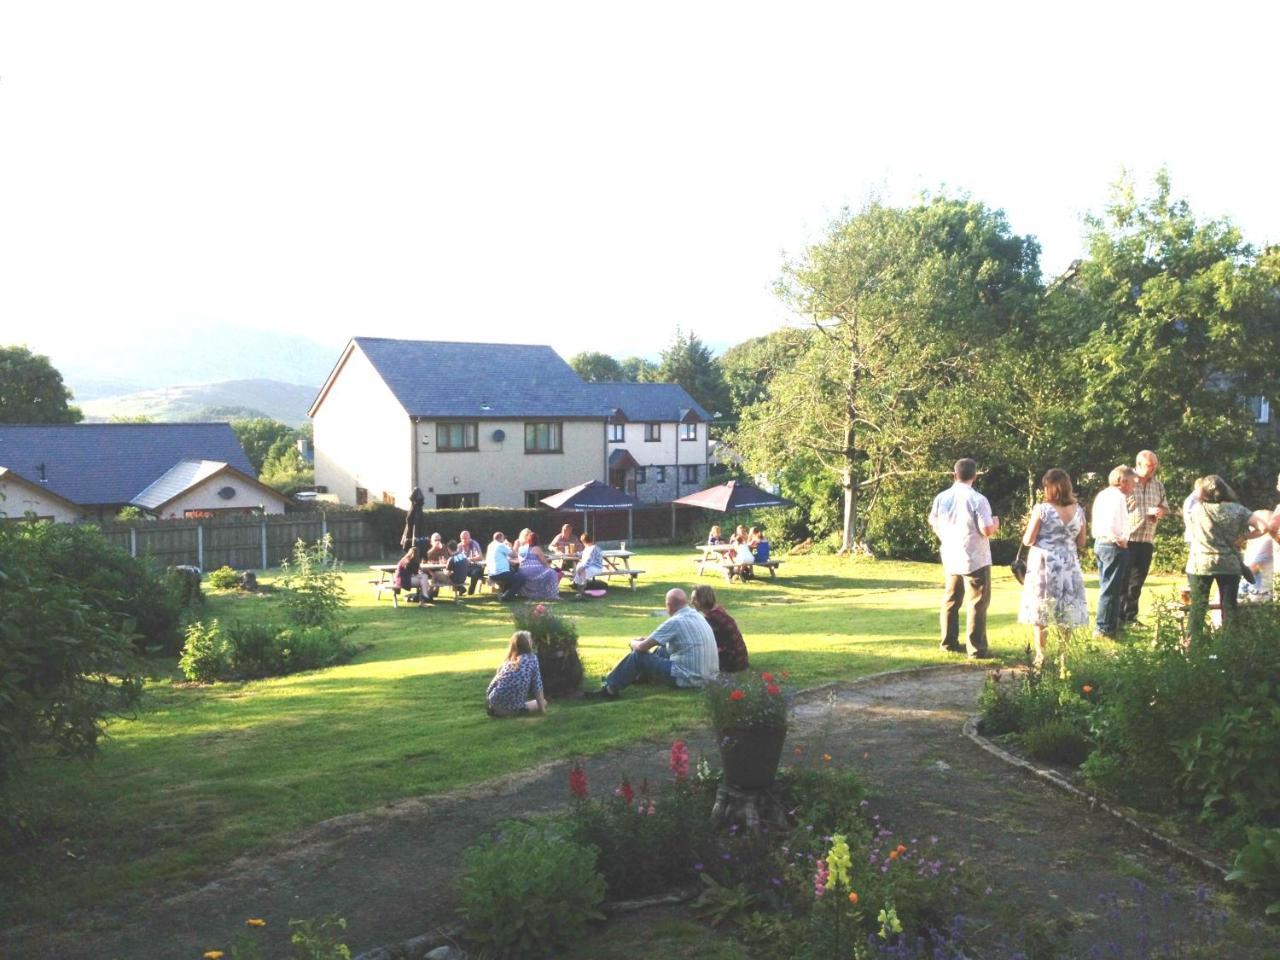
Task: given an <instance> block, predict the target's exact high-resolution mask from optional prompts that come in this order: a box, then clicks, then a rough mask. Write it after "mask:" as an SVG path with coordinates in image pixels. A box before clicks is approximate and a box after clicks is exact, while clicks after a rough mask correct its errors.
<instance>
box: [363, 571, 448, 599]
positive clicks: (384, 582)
mask: <svg viewBox="0 0 1280 960" xmlns="http://www.w3.org/2000/svg"><path fill="white" fill-rule="evenodd" d="M396 567H397V564H394V563H371V564H369V569H370V570H372V571H373V572H374V573H376V574H377V575H378V576H377V577H376V578H372V579H370V580H369V585H370V586H371V587H373V598H374V599H375V600H381V599H382V594H383V591H386V592H388V593H390V594H391V605H392V606H393V607H397V608H398V607H399V606H400V591H401V590H402V589H404V588H403V587H401V586H400V584H398V583H397V582H396ZM418 569H419V570H420V571H421V572H422V573H438V572H440V571H442V570H445V569H446V566H445V564H443V563H427V562H426V561H423V562H422V563H421V564H419V566H418Z"/></svg>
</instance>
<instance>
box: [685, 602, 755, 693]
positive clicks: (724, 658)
mask: <svg viewBox="0 0 1280 960" xmlns="http://www.w3.org/2000/svg"><path fill="white" fill-rule="evenodd" d="M692 604H693V609H695V610H697V611H698V612H699V613H700V614H702V616H703V619H705V620H706V621H707V623H709V624H710V625H711V632H712V633H714V634H715V637H716V652H717V653H719V654H720V672H721V673H737V672H738V671H739V670H746V669H747V667H748V666H749V663H748V658H747V644H746V641H744V640H743V639H742V631H741V630H739V629H738V624H737V623H736V622H735V621H734V619H733V617H731V616H729V614H728V612H727V611H726V610H725V608H724V607H722V606H720V604H718V603H716V592H715V590H713V589H712V588H711V587H708V586H701V585H700V586H696V587H694V588H693V599H692Z"/></svg>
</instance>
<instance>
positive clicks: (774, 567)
mask: <svg viewBox="0 0 1280 960" xmlns="http://www.w3.org/2000/svg"><path fill="white" fill-rule="evenodd" d="M694 562H695V563H696V564H697V565H698V574H699V575H701V574H702V571H703V569H704V568H705V567H718V568H719V569H720V572H721V573H723V574H724V578H725V579H726V580H732V579H733V571H734V570H736V569H737V568H738V567H752V568H753V570H752V572H754V568H755V567H768V568H769V576H770V577H776V576H777V575H778V567H779V566H781V565H782V561H781V560H764V561H760V560H756V561H753V562H751V563H734V562H732V561H731V560H717V561H715V562H712V561H710V560H706V559H703V560H695V561H694Z"/></svg>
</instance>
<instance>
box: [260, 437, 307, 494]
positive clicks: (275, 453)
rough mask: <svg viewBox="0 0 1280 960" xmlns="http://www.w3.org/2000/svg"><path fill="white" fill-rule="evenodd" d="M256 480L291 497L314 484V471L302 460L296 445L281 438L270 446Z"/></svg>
mask: <svg viewBox="0 0 1280 960" xmlns="http://www.w3.org/2000/svg"><path fill="white" fill-rule="evenodd" d="M258 479H259V480H261V481H262V482H263V483H265V484H266V485H267V486H269V487H271V488H273V489H275V490H279V491H280V492H281V493H283V494H284V495H285V496H289V497H291V496H293V495H294V494H295V493H297V492H298V491H299V490H301V489H303V488H304V487H309V486H311V485H312V484H314V483H315V482H316V471H315V468H314V467H312V466H311V464H309V463H307V462H306V461H305V460H304V459H303V458H302V454H301V453H299V452H298V447H297V445H296V443H294V442H293V441H291V440H290V439H288V438H281V439H280V440H277V441H276V442H275V443H274V444H273V445H272V447H271V451H270V452H269V453H268V454H267V459H266V461H265V462H264V463H263V464H262V473H261V475H260V476H259V477H258Z"/></svg>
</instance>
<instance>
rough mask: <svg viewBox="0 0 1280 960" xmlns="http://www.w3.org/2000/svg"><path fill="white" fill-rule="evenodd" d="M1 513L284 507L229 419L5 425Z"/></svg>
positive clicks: (192, 512) (50, 516) (81, 515)
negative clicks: (257, 471)
mask: <svg viewBox="0 0 1280 960" xmlns="http://www.w3.org/2000/svg"><path fill="white" fill-rule="evenodd" d="M0 495H3V499H2V500H0V518H7V519H17V518H21V517H25V516H29V515H31V516H35V517H38V518H40V519H46V520H53V521H57V522H70V521H74V520H81V519H90V520H110V519H111V518H112V517H114V516H115V515H116V514H117V513H118V512H119V511H120V509H121V508H122V507H126V506H134V507H138V508H140V509H142V510H145V511H147V512H148V513H151V514H153V515H154V516H157V517H161V518H164V519H170V518H184V517H208V516H215V515H227V514H235V515H245V514H263V513H284V508H285V498H284V496H283V495H282V494H280V493H278V492H276V491H275V490H272V489H271V488H270V487H268V486H265V485H264V484H261V483H259V482H258V479H257V475H256V474H255V472H254V469H253V465H252V464H250V463H249V458H248V457H246V456H245V453H244V448H243V447H242V446H241V445H240V441H239V439H237V437H236V435H235V433H234V431H232V429H231V427H230V426H229V425H228V424H225V423H73V424H22V425H12V424H5V425H0Z"/></svg>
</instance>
